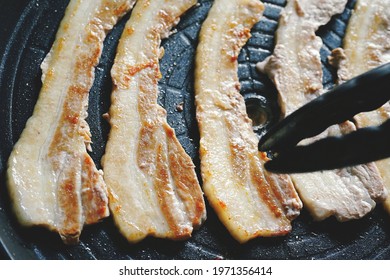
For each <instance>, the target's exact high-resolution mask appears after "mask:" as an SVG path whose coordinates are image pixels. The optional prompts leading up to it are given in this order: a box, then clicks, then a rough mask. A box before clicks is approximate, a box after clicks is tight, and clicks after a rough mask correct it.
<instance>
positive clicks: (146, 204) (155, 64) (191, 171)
mask: <svg viewBox="0 0 390 280" xmlns="http://www.w3.org/2000/svg"><path fill="white" fill-rule="evenodd" d="M195 4H196V1H195V0H153V1H149V0H139V1H138V2H137V4H136V6H135V8H134V10H133V12H132V14H131V17H130V19H129V21H128V22H127V24H126V26H125V29H124V31H123V34H122V37H121V39H120V42H119V46H118V49H117V55H116V57H115V62H114V66H113V68H112V70H111V76H112V79H113V83H114V89H113V92H112V95H111V107H110V110H109V121H110V124H111V130H110V134H109V138H108V142H107V146H106V152H105V155H104V158H103V159H102V164H103V169H104V179H105V181H106V183H107V187H108V191H109V205H110V209H111V211H112V215H113V217H114V220H115V223H116V225H117V226H118V228H119V230H120V231H121V233H122V234H123V235H124V236H125V237H126V238H127V239H128V241H129V242H132V243H134V242H138V241H141V240H142V239H144V238H145V237H147V236H154V237H159V238H169V239H185V238H188V237H190V236H191V234H192V231H193V229H194V228H198V227H199V226H200V225H201V224H202V222H203V221H204V220H205V218H206V209H205V203H204V199H203V193H202V190H201V188H200V185H199V182H198V178H197V175H196V173H195V168H194V164H193V163H192V160H191V158H190V157H189V156H188V155H187V154H186V152H185V150H184V149H183V147H182V146H181V145H180V143H179V141H178V139H177V138H176V136H175V132H174V130H173V129H172V128H171V127H170V126H169V125H168V123H167V119H166V117H167V113H166V111H165V110H164V109H163V108H162V107H161V106H159V105H158V103H157V97H158V93H159V90H158V81H159V79H160V78H161V73H160V70H159V59H160V58H161V57H162V55H163V53H164V50H163V49H162V48H161V47H160V44H161V39H162V38H163V37H166V36H167V35H169V32H170V30H171V28H172V27H173V26H174V25H175V24H176V23H178V20H179V17H180V16H181V15H182V14H184V13H185V12H186V11H187V10H188V9H190V8H191V7H192V6H194V5H195Z"/></svg>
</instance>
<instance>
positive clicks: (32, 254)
mask: <svg viewBox="0 0 390 280" xmlns="http://www.w3.org/2000/svg"><path fill="white" fill-rule="evenodd" d="M199 2H200V5H199V6H196V7H194V8H193V9H191V10H190V11H189V12H188V13H187V14H186V15H185V16H184V17H183V18H182V20H181V22H180V23H179V25H178V26H177V28H176V29H177V32H176V33H175V34H173V35H172V36H171V37H170V38H169V39H167V40H165V41H164V42H163V46H164V48H165V56H164V57H163V59H162V61H161V72H162V76H163V77H162V80H161V81H160V90H161V94H160V97H159V102H160V104H161V105H162V106H164V107H165V108H166V110H167V112H168V122H169V123H170V124H171V126H172V127H173V128H175V130H176V133H177V135H178V138H179V140H180V142H181V143H182V145H183V146H184V148H185V150H186V151H187V152H188V153H189V155H190V156H191V157H192V159H193V160H194V162H195V164H196V166H199V158H198V147H199V135H198V128H197V124H196V119H195V107H194V89H193V70H194V55H195V49H196V46H197V36H198V33H199V30H200V27H201V24H202V22H203V20H204V19H205V17H206V15H207V12H208V10H209V8H210V7H211V4H212V1H210V0H200V1H199ZM264 2H265V4H266V10H265V14H264V17H263V19H262V20H261V22H260V23H259V24H257V25H256V26H255V28H254V29H253V32H252V34H253V36H252V38H251V39H250V41H249V42H248V44H247V45H246V46H245V48H244V49H243V51H242V52H241V55H240V57H239V76H240V81H241V85H242V90H241V92H242V94H243V95H244V96H245V98H246V100H247V105H248V108H249V109H250V111H251V112H252V111H253V110H255V111H256V110H257V109H259V110H261V111H262V113H263V114H265V115H266V116H268V122H266V124H265V125H263V126H262V127H260V128H258V129H257V130H256V132H257V133H260V134H261V133H263V132H264V131H265V130H266V129H267V128H268V127H269V126H270V125H272V124H273V123H275V122H276V121H277V120H278V115H279V111H278V106H277V101H276V91H275V89H274V87H273V85H272V83H271V82H270V81H269V80H268V79H267V78H266V77H265V76H262V75H259V74H258V73H257V72H256V70H255V63H256V62H258V61H262V60H264V59H265V58H266V57H267V56H269V55H270V54H271V52H272V49H273V46H274V32H275V29H276V27H277V21H278V17H279V13H280V10H281V8H282V7H283V6H284V5H285V2H286V1H284V0H268V1H264ZM354 2H355V1H349V3H348V7H347V9H346V11H345V12H344V13H343V14H342V15H340V16H337V17H335V18H334V19H333V20H332V21H331V22H330V23H329V24H328V25H327V26H325V27H323V28H321V30H320V31H319V33H318V34H319V35H320V36H321V37H322V38H323V39H324V42H325V45H324V47H323V49H322V52H321V55H322V58H323V65H324V84H325V86H326V87H331V86H332V85H333V81H334V79H335V72H334V70H332V68H331V67H330V66H329V65H328V63H327V59H326V57H327V56H328V55H329V53H330V50H331V49H333V48H335V47H338V46H341V44H342V37H343V34H344V32H345V27H346V23H347V22H348V19H349V16H350V14H351V9H352V8H353V5H354ZM67 4H68V0H12V1H11V0H0V55H1V57H0V58H1V60H0V172H1V179H0V245H1V246H0V248H1V249H0V256H1V257H2V258H13V259H31V258H33V259H312V258H313V259H390V218H389V216H388V215H387V214H386V213H385V212H384V211H383V210H382V208H381V206H378V207H377V209H375V210H374V211H373V212H372V213H371V214H370V215H368V216H367V217H365V218H363V219H361V220H358V221H352V222H347V223H338V222H336V221H335V220H334V219H332V218H331V219H328V220H326V221H323V222H314V221H313V220H312V218H311V217H310V215H309V214H308V213H307V212H305V211H303V213H302V214H301V216H300V217H299V218H298V219H297V220H295V221H294V222H293V231H292V232H291V233H290V234H289V235H287V236H285V237H277V238H258V239H256V240H252V241H250V242H248V243H247V244H244V245H240V244H238V243H237V242H236V241H235V240H234V239H232V238H231V236H230V235H229V234H228V232H227V231H226V229H225V228H224V227H223V225H222V224H221V223H220V222H219V220H218V219H217V217H216V215H215V213H214V212H213V210H212V209H211V208H210V207H208V219H207V221H206V222H205V224H204V225H203V226H202V227H201V228H200V229H199V230H198V231H195V232H194V234H193V237H192V238H191V239H189V240H187V241H181V242H173V241H167V240H159V239H154V238H149V239H147V240H144V241H143V242H141V243H139V244H136V245H130V244H128V242H127V241H126V240H125V238H123V237H122V236H121V235H120V234H119V232H118V230H117V229H116V227H115V226H114V224H113V222H112V220H111V218H108V219H106V220H105V221H103V222H102V223H100V224H97V225H93V226H88V227H86V228H85V230H84V231H83V233H82V236H81V241H80V244H79V245H76V246H65V245H63V244H62V241H61V240H60V238H59V237H58V236H57V234H54V233H51V232H48V231H46V230H45V229H41V228H22V227H20V226H19V225H18V223H17V221H16V219H15V216H14V215H13V213H12V211H11V207H10V202H9V198H8V193H7V190H6V182H5V170H6V162H7V159H8V157H9V154H10V152H11V150H12V147H13V145H14V143H15V142H16V141H17V140H18V138H19V136H20V133H21V132H22V130H23V128H24V126H25V124H26V121H27V119H28V118H29V117H30V116H31V114H32V111H33V108H34V104H35V102H36V100H37V98H38V94H39V90H40V87H41V82H40V77H41V70H40V64H41V62H42V60H43V58H44V57H45V55H46V53H47V52H48V51H49V49H50V47H51V44H52V43H53V41H54V37H55V34H56V31H57V28H58V25H59V23H60V21H61V19H62V17H63V15H64V11H65V8H66V6H67ZM128 17H129V15H128V16H126V17H125V18H124V19H123V20H122V21H121V22H120V23H119V24H118V26H116V27H115V29H114V30H113V31H112V32H111V33H110V34H109V35H108V37H107V39H106V42H105V48H104V51H103V55H102V58H101V61H100V64H99V65H98V67H97V69H96V81H95V83H94V86H93V88H92V90H91V94H90V104H89V117H88V119H87V121H88V123H89V124H90V127H91V132H92V135H93V144H92V147H93V152H92V157H93V159H94V161H95V162H96V164H97V165H98V166H100V158H101V156H102V155H103V153H104V147H105V143H106V139H107V134H108V132H109V126H108V124H107V123H106V122H105V120H104V119H103V118H102V114H103V113H105V112H107V110H108V108H109V105H110V92H111V79H110V75H109V71H110V68H111V66H112V63H113V59H114V56H115V49H116V46H117V43H118V39H119V37H120V34H121V31H122V29H123V27H124V24H125V22H126V20H127V19H128ZM181 103H182V104H183V110H178V108H177V105H178V104H181ZM253 108H255V109H253ZM198 172H199V169H198Z"/></svg>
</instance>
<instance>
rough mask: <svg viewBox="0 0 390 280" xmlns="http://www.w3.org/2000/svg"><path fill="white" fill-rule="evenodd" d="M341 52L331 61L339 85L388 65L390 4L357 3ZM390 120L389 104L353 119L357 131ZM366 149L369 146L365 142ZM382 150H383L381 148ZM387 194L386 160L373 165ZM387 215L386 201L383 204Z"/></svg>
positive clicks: (377, 0)
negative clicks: (336, 72)
mask: <svg viewBox="0 0 390 280" xmlns="http://www.w3.org/2000/svg"><path fill="white" fill-rule="evenodd" d="M343 45H344V46H343V49H336V50H334V51H333V53H332V57H331V61H332V62H333V63H334V64H335V65H336V66H337V67H338V68H339V69H338V78H339V83H342V82H344V81H347V80H349V79H352V78H353V77H355V76H358V75H360V74H362V73H364V72H366V71H369V70H371V69H373V68H375V67H378V66H380V65H382V64H385V63H388V62H390V1H389V0H385V1H383V0H370V1H368V0H359V1H357V3H356V5H355V9H354V12H353V14H352V16H351V18H350V20H349V23H348V27H347V32H346V35H345V37H344V43H343ZM389 117H390V104H389V103H386V104H385V105H384V106H382V107H381V108H378V109H377V110H374V111H371V112H367V113H361V114H359V115H357V116H356V118H355V119H356V123H357V126H358V128H360V127H367V126H377V125H380V124H382V123H383V122H384V121H386V120H387V119H389ZM367 145H370V144H369V142H368V143H367ZM383 148H384V149H385V147H383ZM375 164H376V166H377V167H378V169H379V172H380V175H381V177H382V179H383V182H384V184H385V187H386V189H387V191H388V192H389V191H390V159H384V160H381V161H377V162H376V163H375ZM384 206H385V209H386V210H387V212H389V213H390V198H387V199H386V200H385V202H384Z"/></svg>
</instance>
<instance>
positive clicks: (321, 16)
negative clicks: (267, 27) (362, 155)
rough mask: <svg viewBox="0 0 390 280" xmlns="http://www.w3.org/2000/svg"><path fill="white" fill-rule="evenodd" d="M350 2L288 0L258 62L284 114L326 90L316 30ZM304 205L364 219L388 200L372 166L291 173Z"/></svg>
mask: <svg viewBox="0 0 390 280" xmlns="http://www.w3.org/2000/svg"><path fill="white" fill-rule="evenodd" d="M346 3H347V1H346V0H322V1H318V0H289V1H288V3H287V6H286V7H285V8H284V10H283V12H282V14H281V17H280V20H279V26H278V30H277V34H276V46H275V50H274V53H273V55H272V56H270V57H268V58H267V59H266V60H265V61H263V62H261V63H259V64H258V68H259V69H260V71H263V72H265V73H267V74H268V75H269V77H270V78H271V79H272V80H273V81H274V83H275V85H276V87H277V89H278V91H279V97H280V104H281V107H282V110H283V112H284V114H285V115H288V114H290V113H291V112H292V111H294V110H296V109H298V108H299V107H301V106H302V105H304V104H305V103H307V102H309V101H310V100H312V99H314V98H315V97H317V96H318V95H320V94H321V93H322V92H323V86H322V65H321V59H320V48H321V46H322V40H321V38H319V37H317V36H316V34H315V32H316V31H317V29H318V28H319V27H320V26H321V25H324V24H326V23H327V22H328V21H329V20H330V18H331V17H332V16H333V15H335V14H338V13H341V12H342V11H343V10H344V8H345V5H346ZM355 129H356V128H355V126H354V125H353V124H352V123H351V122H346V123H344V124H341V125H335V126H332V127H331V128H329V129H328V130H326V131H325V132H324V133H322V134H321V135H319V136H317V137H315V138H312V139H308V140H305V141H304V142H303V143H302V144H305V143H308V142H312V141H315V140H317V139H319V138H322V137H327V136H332V135H340V134H346V133H349V132H350V131H352V130H355ZM291 178H292V180H293V182H294V185H295V187H296V188H297V190H298V193H299V195H300V198H301V199H302V201H303V203H304V206H305V207H306V208H307V209H308V210H309V211H310V213H311V214H312V216H313V217H314V218H315V219H317V220H323V219H325V218H327V217H329V216H332V215H334V216H335V217H336V218H337V219H338V220H339V221H346V220H350V219H357V218H361V217H363V216H364V215H366V214H367V213H369V212H370V211H371V210H372V209H373V208H374V207H375V205H376V203H375V201H381V200H383V199H384V198H385V197H386V191H385V188H384V186H383V182H382V180H381V178H380V175H379V172H378V170H377V168H376V166H375V165H374V164H366V165H359V166H354V167H348V168H343V169H339V170H333V171H323V172H314V173H306V174H292V175H291Z"/></svg>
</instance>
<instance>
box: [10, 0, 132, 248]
mask: <svg viewBox="0 0 390 280" xmlns="http://www.w3.org/2000/svg"><path fill="white" fill-rule="evenodd" d="M133 2H134V1H125V0H117V1H112V0H98V1H93V2H91V1H81V0H72V1H70V3H69V5H68V7H67V9H66V13H65V16H64V18H63V20H62V22H61V25H60V27H59V30H58V32H57V36H56V39H55V42H54V45H53V46H52V48H51V50H50V52H49V53H48V55H47V56H46V58H45V60H44V61H43V63H42V66H41V67H42V72H43V75H42V83H43V84H42V89H41V92H40V94H39V98H38V101H37V103H36V105H35V109H34V113H33V115H32V117H30V119H29V120H28V122H27V124H26V127H25V129H24V130H23V132H22V134H21V136H20V139H19V140H18V142H17V143H16V145H15V147H14V149H13V151H12V153H11V156H10V158H9V161H8V170H7V175H8V189H9V193H10V196H11V199H12V202H13V208H14V210H15V213H16V216H17V218H18V219H19V221H20V223H21V224H23V225H25V226H34V225H38V226H44V227H47V228H49V229H50V230H53V231H56V232H58V233H59V234H60V236H61V237H62V239H63V241H64V242H65V243H77V242H78V239H79V236H80V234H81V231H82V228H83V226H84V224H92V223H96V222H98V221H99V220H101V219H102V218H104V217H106V216H108V215H109V210H108V197H107V190H106V186H105V183H104V181H103V175H102V171H101V170H98V169H97V168H96V166H95V164H94V162H93V160H92V159H91V157H90V156H89V155H88V153H87V147H89V146H90V142H91V138H90V137H91V135H90V132H89V127H88V124H87V123H86V121H85V118H86V117H87V106H88V95H89V90H90V88H91V87H92V83H93V80H94V67H95V66H96V65H97V63H98V60H99V57H100V54H101V51H102V46H103V40H104V38H105V35H106V33H107V31H109V30H110V29H112V27H113V25H114V24H115V23H116V22H117V20H118V19H119V18H120V17H121V16H123V15H124V14H125V13H126V12H127V11H129V10H130V9H131V7H132V5H133Z"/></svg>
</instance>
